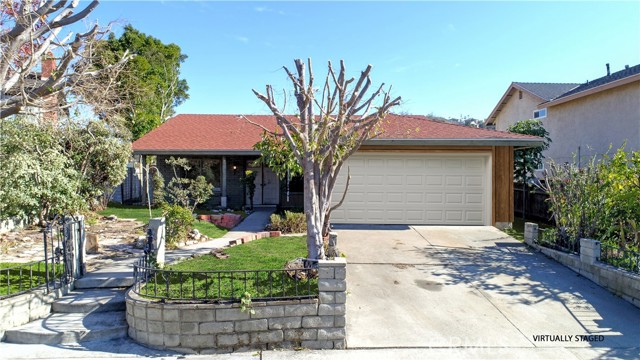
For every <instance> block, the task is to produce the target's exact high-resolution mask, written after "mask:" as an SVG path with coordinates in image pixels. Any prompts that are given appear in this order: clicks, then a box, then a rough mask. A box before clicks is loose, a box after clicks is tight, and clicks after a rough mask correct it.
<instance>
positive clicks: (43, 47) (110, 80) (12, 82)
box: [0, 0, 130, 119]
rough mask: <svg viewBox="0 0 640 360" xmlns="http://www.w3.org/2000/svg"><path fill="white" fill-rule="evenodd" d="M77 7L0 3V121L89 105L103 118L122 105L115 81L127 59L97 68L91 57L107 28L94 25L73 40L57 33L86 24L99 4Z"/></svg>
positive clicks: (46, 0)
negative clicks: (31, 112) (38, 111)
mask: <svg viewBox="0 0 640 360" xmlns="http://www.w3.org/2000/svg"><path fill="white" fill-rule="evenodd" d="M78 4H79V0H72V1H71V2H69V1H68V0H14V1H11V0H6V1H2V6H1V7H0V49H1V50H2V55H1V56H2V58H1V59H0V119H2V118H5V117H7V116H11V115H15V114H18V113H20V112H23V111H25V110H26V109H27V108H29V107H35V108H40V109H41V111H42V112H46V111H53V110H56V111H57V110H60V109H65V108H69V107H71V106H74V105H76V104H78V103H85V104H88V105H91V106H92V107H93V110H94V112H96V113H97V114H100V115H105V116H106V115H108V114H109V112H110V110H111V109H113V108H116V107H118V106H121V105H122V99H120V98H119V96H118V93H117V92H116V91H115V81H114V79H115V75H117V72H118V71H119V69H121V68H122V65H124V63H125V62H126V61H127V60H128V59H129V58H130V55H129V54H127V53H125V55H124V56H122V57H121V58H120V59H119V60H118V61H117V62H116V63H115V64H113V65H108V66H104V67H103V68H100V69H99V68H98V67H96V66H95V64H94V63H93V61H92V58H93V57H94V56H95V50H96V48H95V47H96V46H97V41H98V40H99V39H100V38H101V37H102V36H103V35H104V34H105V33H106V31H107V29H105V28H100V27H99V26H98V25H97V24H94V25H93V26H92V27H91V28H90V29H89V30H88V31H87V32H84V33H78V34H76V35H75V36H73V33H71V32H69V33H67V34H65V35H63V34H61V32H62V30H63V29H65V28H66V29H68V28H69V26H70V25H73V24H76V23H78V22H79V21H81V20H83V19H85V18H86V17H87V16H88V15H89V14H90V13H91V12H92V11H93V10H94V9H95V8H96V7H97V6H98V4H99V1H98V0H93V1H92V2H91V3H89V4H88V5H87V6H86V7H84V8H83V9H76V8H77V7H78ZM43 60H44V61H43ZM51 60H53V61H54V62H51ZM50 63H52V64H55V65H54V66H55V67H54V68H52V67H53V66H52V65H48V64H50ZM41 64H42V65H41ZM45 64H47V65H45ZM39 67H40V69H39ZM45 68H47V69H45Z"/></svg>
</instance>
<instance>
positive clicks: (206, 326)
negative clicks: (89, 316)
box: [126, 258, 347, 354]
mask: <svg viewBox="0 0 640 360" xmlns="http://www.w3.org/2000/svg"><path fill="white" fill-rule="evenodd" d="M318 290H319V294H318V298H313V299H302V300H286V301H254V302H253V309H254V310H255V314H248V313H246V312H242V311H240V305H239V304H237V303H234V304H207V303H194V304H174V303H171V302H167V303H161V302H158V301H154V300H149V299H145V298H143V297H141V296H139V295H138V294H136V293H134V292H133V291H132V290H129V291H128V292H127V297H126V302H127V322H128V323H129V336H130V337H131V338H132V339H134V340H135V341H137V342H139V343H141V344H143V345H145V346H149V347H153V348H160V349H171V350H175V351H178V352H182V353H201V354H210V353H225V352H233V351H242V350H252V349H274V348H289V349H290V348H295V347H303V348H309V349H344V348H345V346H346V342H345V339H346V321H345V315H346V300H347V281H346V260H345V259H344V258H336V259H335V260H324V261H320V262H319V264H318Z"/></svg>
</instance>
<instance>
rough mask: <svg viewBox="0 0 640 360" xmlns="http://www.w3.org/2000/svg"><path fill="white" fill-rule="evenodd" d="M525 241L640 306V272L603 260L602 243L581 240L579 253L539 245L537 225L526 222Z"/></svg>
mask: <svg viewBox="0 0 640 360" xmlns="http://www.w3.org/2000/svg"><path fill="white" fill-rule="evenodd" d="M524 236H525V242H526V243H527V244H529V245H530V246H532V247H534V248H536V249H537V250H539V251H540V252H542V253H543V254H545V255H546V256H548V257H550V258H552V259H554V260H556V261H557V262H559V263H561V264H563V265H565V266H567V267H569V268H570V269H571V270H573V271H575V272H577V273H578V274H580V275H582V276H584V277H586V278H587V279H589V280H591V281H593V282H595V283H596V284H598V285H600V286H602V287H604V288H606V289H607V290H609V291H611V292H612V293H614V294H616V295H618V296H620V297H622V298H623V299H625V300H626V301H628V302H630V303H631V304H633V305H635V306H636V307H639V308H640V275H638V274H633V273H631V272H629V271H625V270H622V269H619V268H617V267H615V266H611V265H608V264H605V263H602V262H600V261H599V260H600V242H599V241H595V240H591V239H580V255H574V254H569V253H565V252H562V251H557V250H553V249H550V248H547V247H544V246H540V245H538V244H537V239H538V237H537V236H538V225H537V224H533V223H526V224H525V235H524Z"/></svg>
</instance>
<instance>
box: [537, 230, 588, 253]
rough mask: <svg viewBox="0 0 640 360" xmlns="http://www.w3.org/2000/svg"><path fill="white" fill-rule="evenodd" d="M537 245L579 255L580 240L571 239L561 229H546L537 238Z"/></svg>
mask: <svg viewBox="0 0 640 360" xmlns="http://www.w3.org/2000/svg"><path fill="white" fill-rule="evenodd" d="M538 244H539V245H541V246H544V247H548V248H551V249H554V250H558V251H562V252H566V253H571V254H578V255H579V254H580V239H576V238H572V237H571V236H569V235H568V234H566V233H565V232H564V231H563V230H562V229H561V230H558V229H556V228H548V229H545V230H543V231H542V232H541V234H540V236H539V237H538Z"/></svg>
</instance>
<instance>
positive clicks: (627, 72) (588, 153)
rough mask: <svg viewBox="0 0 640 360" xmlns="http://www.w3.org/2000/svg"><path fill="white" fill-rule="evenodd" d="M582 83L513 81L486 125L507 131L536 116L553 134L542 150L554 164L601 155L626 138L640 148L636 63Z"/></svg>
mask: <svg viewBox="0 0 640 360" xmlns="http://www.w3.org/2000/svg"><path fill="white" fill-rule="evenodd" d="M607 72H608V74H607V75H606V76H603V77H601V78H599V79H595V80H592V81H587V82H586V83H584V84H545V83H521V82H514V83H512V84H511V85H510V86H509V88H508V89H507V91H506V92H505V93H504V95H503V96H502V98H501V99H500V101H499V102H498V104H497V105H496V107H495V108H494V109H493V111H492V112H491V114H490V115H489V117H488V118H487V120H486V121H485V124H486V125H487V127H493V128H495V129H496V130H503V131H504V130H506V129H507V128H508V127H509V126H511V125H512V124H514V123H515V122H517V121H520V120H526V119H534V118H536V119H540V120H541V121H542V123H543V125H544V127H545V129H547V131H548V132H549V134H550V137H551V140H552V142H551V145H550V147H549V149H547V150H546V151H545V152H544V156H545V157H546V158H547V159H551V160H553V161H555V162H557V163H565V162H572V161H573V159H574V155H575V156H579V157H580V158H581V161H582V162H584V161H586V159H588V158H590V157H592V156H594V155H597V156H601V155H603V154H606V153H607V152H608V151H609V148H610V147H612V148H613V149H614V150H615V149H617V148H618V147H620V146H622V145H623V144H624V143H626V148H627V149H628V150H638V149H640V65H636V66H632V67H628V66H627V67H625V69H624V70H621V71H618V72H614V73H609V70H608V65H607Z"/></svg>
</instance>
